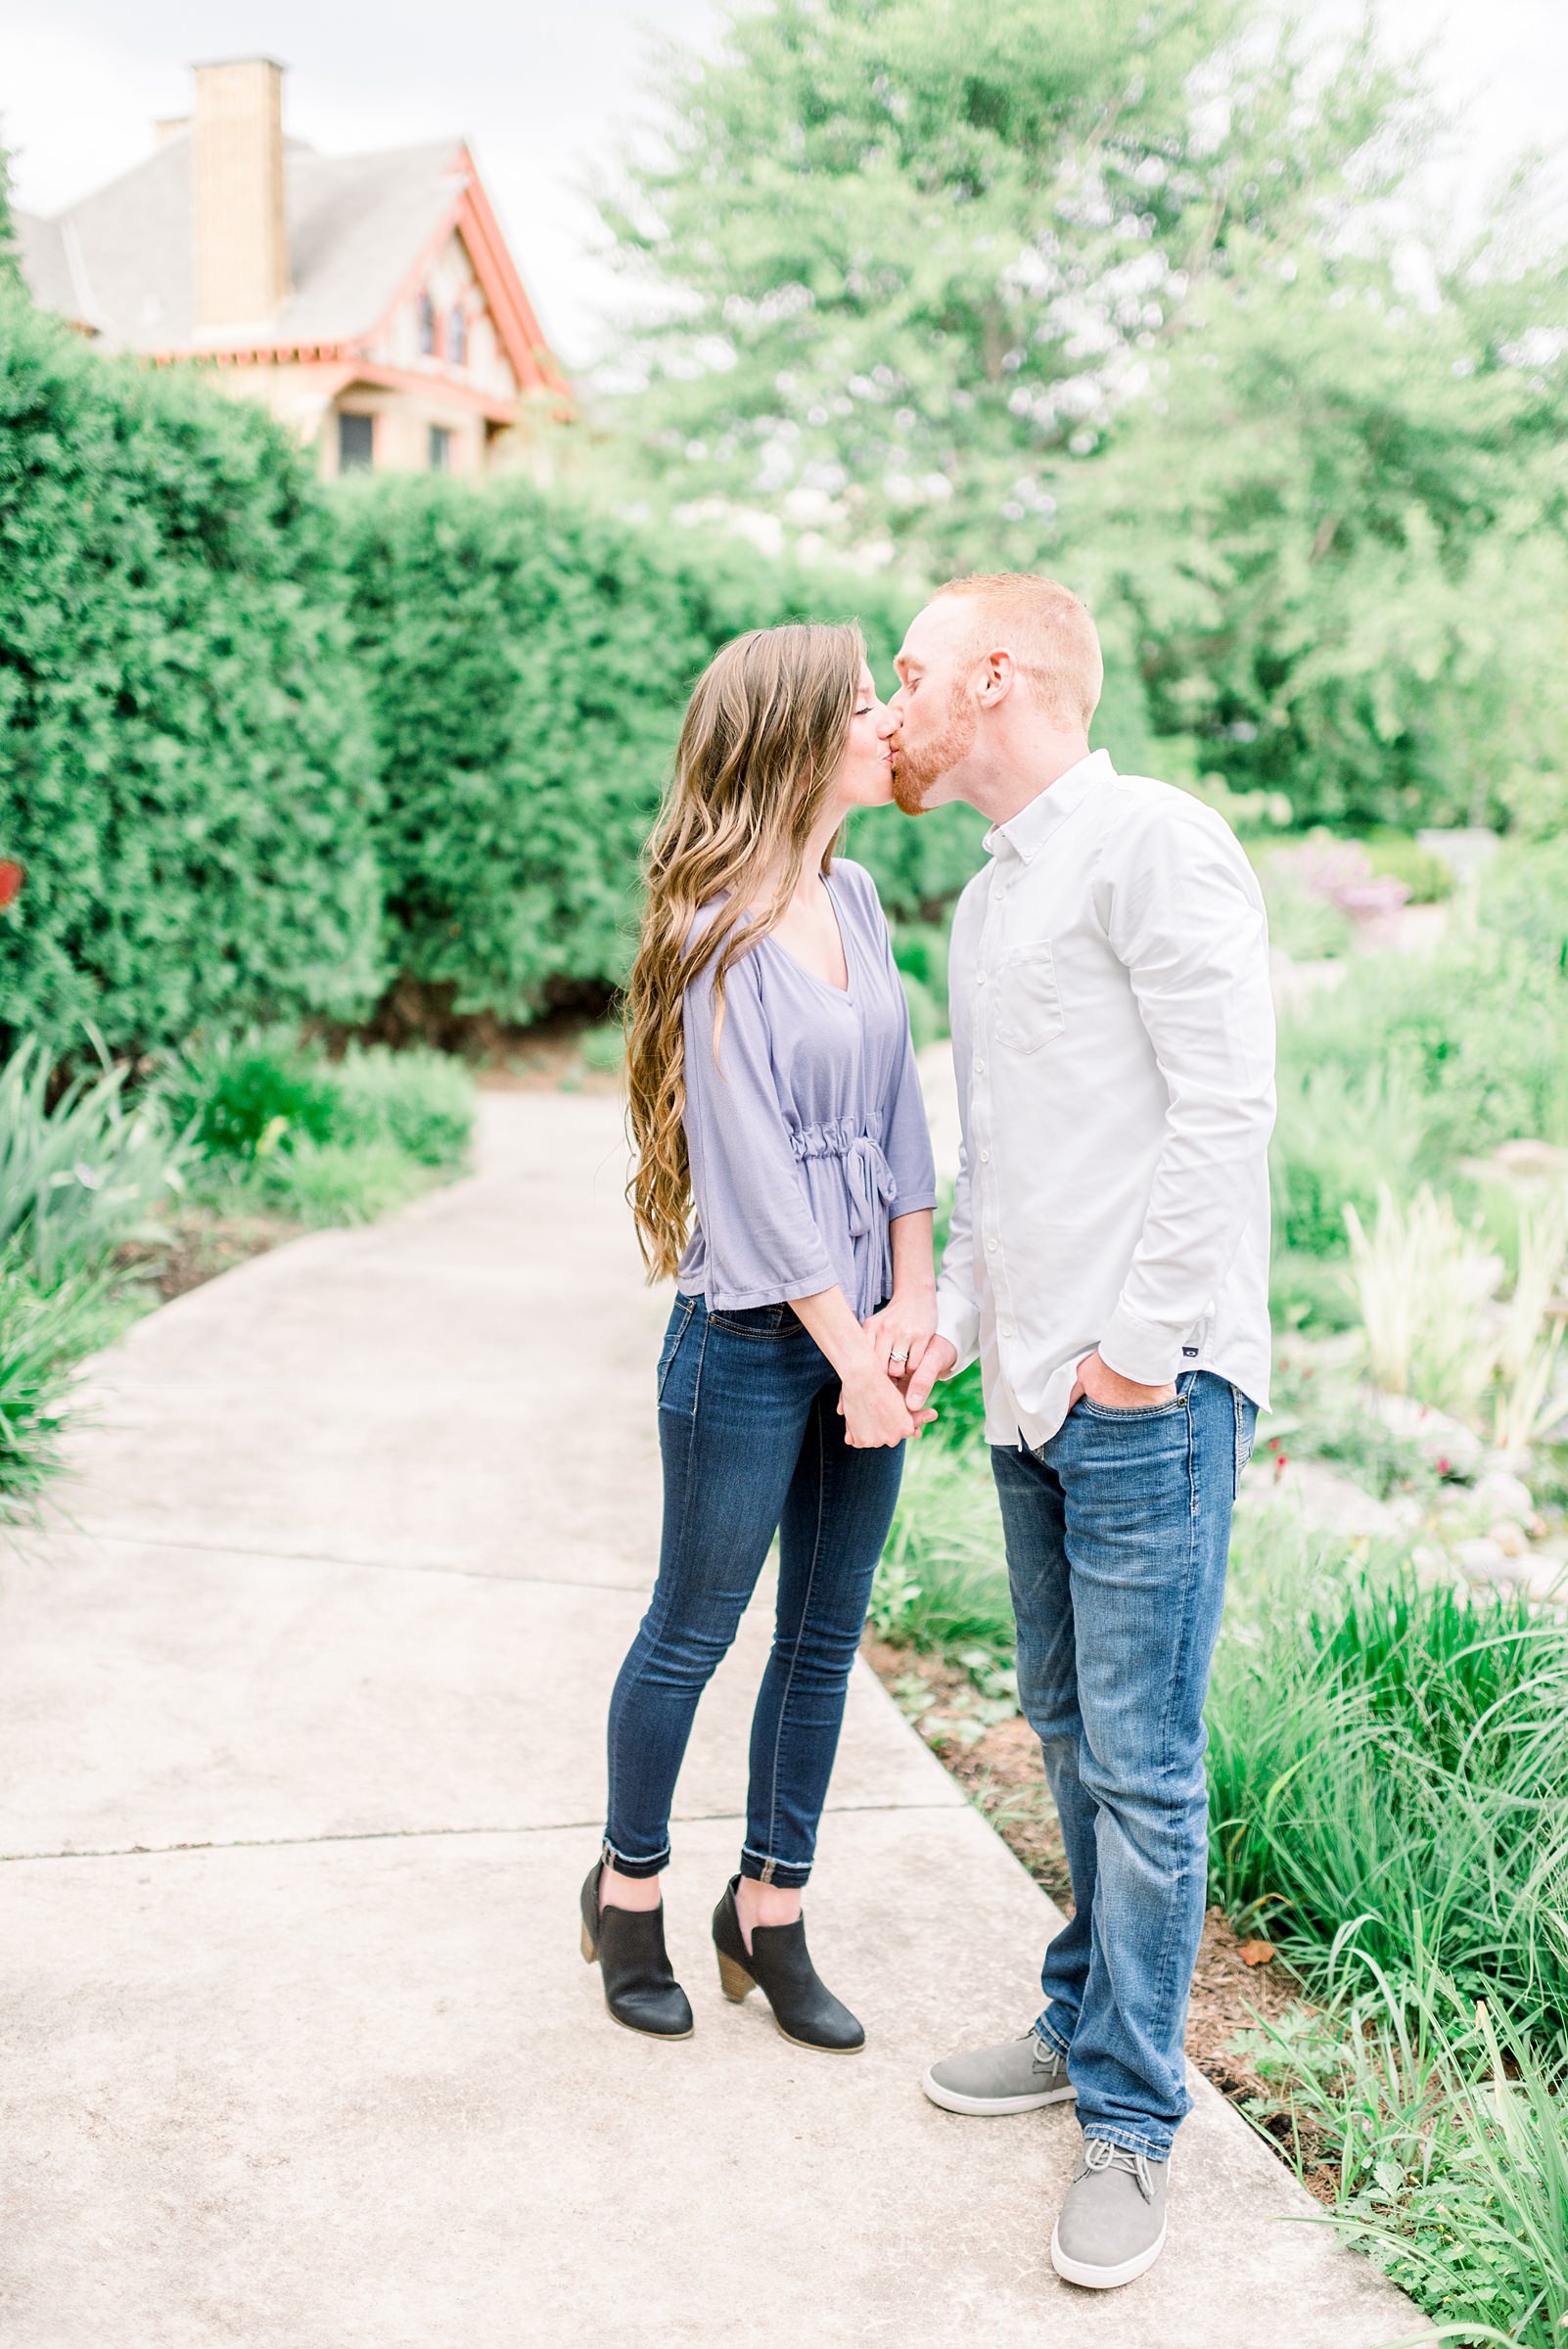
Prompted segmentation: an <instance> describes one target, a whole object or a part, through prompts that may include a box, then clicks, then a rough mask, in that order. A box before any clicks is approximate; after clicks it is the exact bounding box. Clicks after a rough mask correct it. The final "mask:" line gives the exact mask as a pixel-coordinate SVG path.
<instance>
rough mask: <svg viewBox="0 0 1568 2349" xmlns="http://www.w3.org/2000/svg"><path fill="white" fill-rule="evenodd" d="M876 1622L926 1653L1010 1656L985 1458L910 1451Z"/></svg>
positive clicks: (1009, 1613) (880, 1580) (875, 1603)
mask: <svg viewBox="0 0 1568 2349" xmlns="http://www.w3.org/2000/svg"><path fill="white" fill-rule="evenodd" d="M872 1623H873V1626H874V1628H876V1629H877V1630H878V1631H879V1632H880V1633H881V1635H882V1636H883V1637H884V1638H889V1639H893V1640H895V1641H896V1642H897V1643H898V1644H899V1645H900V1646H903V1647H912V1648H915V1649H917V1650H918V1651H920V1652H922V1653H928V1654H930V1653H935V1654H946V1653H949V1652H950V1651H952V1650H955V1649H960V1648H983V1649H984V1650H985V1651H986V1653H987V1655H988V1656H989V1657H991V1658H992V1660H994V1658H995V1657H997V1656H1000V1655H1010V1654H1011V1652H1012V1645H1013V1609H1012V1600H1011V1598H1010V1596H1009V1594H1008V1589H1007V1568H1006V1563H1005V1561H1004V1559H1003V1555H1002V1539H1001V1520H1000V1518H999V1516H998V1514H997V1509H996V1494H995V1489H994V1487H993V1485H992V1477H991V1466H990V1462H989V1460H988V1459H987V1456H986V1454H985V1452H984V1451H983V1450H982V1451H974V1450H972V1449H971V1450H970V1451H966V1452H960V1451H953V1450H951V1449H950V1448H945V1447H943V1446H940V1445H935V1444H932V1443H931V1441H930V1439H929V1437H926V1438H922V1440H921V1442H920V1443H919V1444H918V1445H916V1446H914V1447H913V1448H912V1450H911V1451H910V1453H909V1458H908V1462H907V1464H906V1466H905V1469H904V1477H903V1486H902V1489H901V1491H900V1493H899V1507H898V1511H897V1514H896V1515H895V1517H894V1521H893V1531H892V1533H891V1534H890V1535H889V1537H888V1543H887V1547H886V1548H885V1549H884V1551H883V1553H882V1559H881V1563H880V1564H879V1566H878V1567H877V1578H876V1587H875V1590H874V1593H873V1597H872Z"/></svg>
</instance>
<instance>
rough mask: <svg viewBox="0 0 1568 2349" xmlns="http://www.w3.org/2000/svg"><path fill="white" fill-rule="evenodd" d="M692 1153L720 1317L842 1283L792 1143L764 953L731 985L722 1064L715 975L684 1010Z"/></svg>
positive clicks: (705, 977)
mask: <svg viewBox="0 0 1568 2349" xmlns="http://www.w3.org/2000/svg"><path fill="white" fill-rule="evenodd" d="M683 1025H684V1033H685V1076H686V1119H685V1125H686V1153H687V1157H688V1159H689V1160H690V1164H691V1188H692V1198H693V1200H694V1202H695V1204H696V1209H697V1219H698V1221H699V1222H700V1224H701V1226H702V1233H703V1240H704V1244H705V1246H706V1250H707V1261H708V1303H709V1305H710V1306H711V1307H712V1308H713V1309H714V1310H715V1312H719V1313H724V1312H729V1313H740V1312H743V1311H744V1310H745V1309H746V1308H747V1307H748V1306H754V1305H772V1304H776V1303H777V1302H778V1300H779V1299H780V1298H792V1297H814V1296H816V1295H818V1294H819V1293H820V1291H822V1290H823V1289H830V1288H832V1287H833V1286H834V1284H835V1282H836V1281H837V1280H838V1274H837V1272H836V1271H835V1270H834V1267H833V1261H832V1259H831V1257H830V1256H829V1254H828V1250H827V1247H826V1244H825V1242H824V1240H823V1237H822V1234H821V1232H820V1231H819V1229H818V1228H817V1224H816V1221H815V1219H814V1217H813V1216H812V1214H811V1210H810V1206H809V1204H808V1201H807V1188H806V1178H805V1174H804V1171H803V1169H802V1167H801V1164H800V1161H799V1160H798V1159H797V1158H796V1156H795V1153H794V1150H793V1149H792V1147H791V1144H790V1133H789V1126H788V1123H787V1121H786V1118H785V1114H784V1108H783V1105H782V1103H781V1101H780V1098H779V1090H778V1084H777V1081H776V1079H775V1076H774V1071H773V1056H772V1048H771V1044H770V1041H769V1035H768V1025H767V1019H766V1016H765V1014H764V1012H763V1009H762V998H761V986H760V984H759V977H758V971H757V955H756V949H755V948H754V949H753V951H752V952H751V953H749V954H743V955H742V956H741V958H740V960H739V961H738V962H736V963H734V964H733V965H732V966H731V968H730V971H729V973H728V976H727V977H726V979H725V981H724V1018H723V1025H722V1028H721V1029H720V1032H719V1037H718V1052H717V1060H716V1064H715V1052H714V975H713V970H712V966H710V968H709V969H708V970H706V971H704V972H703V973H702V974H701V975H700V977H698V978H697V979H695V980H694V981H693V982H692V984H691V986H690V987H688V988H687V990H686V999H685V1004H684V1007H683Z"/></svg>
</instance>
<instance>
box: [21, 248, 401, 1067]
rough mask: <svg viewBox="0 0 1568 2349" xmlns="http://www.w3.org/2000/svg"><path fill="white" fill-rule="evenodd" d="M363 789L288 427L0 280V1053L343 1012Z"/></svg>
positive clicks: (363, 964)
mask: <svg viewBox="0 0 1568 2349" xmlns="http://www.w3.org/2000/svg"><path fill="white" fill-rule="evenodd" d="M375 805H376V784H375V771H374V766H373V763H372V760H371V755H370V740H369V733H368V729H367V727H366V725H365V722H364V716H363V709H362V695H361V694H360V691H359V688H358V682H357V679H356V676H355V674H354V671H353V669H352V668H351V667H350V665H349V663H348V659H347V654H346V640H345V632H344V628H343V622H342V615H341V586H340V581H339V576H338V568H337V555H336V549H335V545H334V538H333V532H332V527H331V519H330V514H329V511H328V509H327V508H326V506H325V504H324V501H323V500H322V498H321V496H320V494H319V492H318V491H317V489H316V487H315V484H314V483H313V481H312V479H311V476H310V472H309V468H308V463H307V460H306V459H305V458H304V456H303V455H302V454H301V452H300V450H299V448H298V447H297V445H296V444H295V442H294V440H293V438H292V437H291V436H290V435H289V434H288V433H286V432H285V431H284V430H283V429H282V428H281V427H280V426H278V425H276V424H274V423H273V422H272V421H271V419H270V418H269V417H268V416H267V415H266V413H265V412H264V411H263V410H262V409H260V408H259V407H257V406H255V405H254V404H253V403H251V402H248V401H240V400H234V401H230V400H228V399H225V398H223V397H221V396H220V395H219V394H218V393H216V392H215V391H212V390H211V389H210V388H208V386H207V385H205V384H203V383H201V382H199V381H197V380H195V378H194V377H193V376H191V375H189V374H185V373H181V372H176V371H167V370H157V369H152V368H147V367H144V366H138V365H136V364H134V363H131V362H129V361H116V360H107V359H104V358H101V357H99V356H98V355H96V354H95V353H94V352H92V351H91V350H90V349H88V348H87V347H85V346H84V345H82V344H81V342H80V341H79V340H78V339H77V338H76V337H74V336H73V335H71V334H69V332H68V331H67V330H66V329H64V328H63V327H61V326H59V325H58V324H57V323H55V322H54V321H52V320H50V319H48V318H47V317H45V316H43V315H41V314H40V313H39V312H37V311H36V310H34V309H32V308H31V306H30V305H29V304H28V303H27V302H26V300H25V299H23V297H21V296H20V295H17V294H14V293H9V292H7V291H6V290H5V289H4V288H3V287H0V857H5V858H17V859H20V860H21V862H22V863H23V865H24V866H25V868H26V879H25V883H24V886H23V890H22V893H21V895H20V897H19V898H17V900H16V902H15V903H14V904H13V905H12V906H11V907H10V909H9V910H8V911H7V912H5V913H3V914H0V1046H3V1043H4V1041H5V1039H6V1036H7V1034H9V1036H10V1037H11V1038H12V1039H15V1038H16V1037H17V1036H20V1035H21V1034H23V1032H26V1033H31V1034H36V1035H38V1036H41V1037H42V1038H44V1039H45V1040H46V1041H47V1042H48V1043H49V1044H50V1045H51V1047H52V1048H55V1049H57V1050H69V1049H71V1048H72V1047H73V1046H74V1045H75V1044H77V1043H79V1041H80V1038H81V1023H82V1022H83V1021H91V1022H92V1023H93V1024H94V1025H95V1026H96V1027H97V1028H98V1030H99V1031H100V1032H101V1034H102V1035H103V1036H104V1037H105V1038H106V1039H107V1041H108V1042H109V1044H110V1045H111V1046H112V1047H113V1048H115V1050H121V1049H124V1050H132V1051H134V1050H140V1049H144V1048H146V1047H149V1046H153V1045H159V1044H162V1043H168V1042H172V1041H174V1040H176V1039H178V1038H181V1037H183V1036H188V1035H190V1034H191V1032H192V1031H193V1030H194V1029H196V1028H198V1027H199V1026H201V1025H203V1024H211V1025H214V1026H231V1025H235V1024H238V1023H239V1022H241V1021H243V1020H245V1019H247V1018H250V1017H253V1016H256V1015H260V1014H268V1015H274V1014H278V1013H288V1014H298V1013H306V1012H315V1013H321V1014H327V1015H330V1016H332V1017H335V1018H340V1019H354V1018H357V1017H359V1016H361V1015H362V1014H363V1013H365V1012H367V1011H368V1010H369V1009H370V1007H371V1006H372V1004H373V1003H374V1001H375V999H376V996H377V994H378V993H379V991H380V989H381V985H382V982H383V971H382V966H381V962H380V935H379V926H378V884H377V878H376V870H375V862H374V855H373V850H372V842H371V822H372V817H373V814H374V809H375Z"/></svg>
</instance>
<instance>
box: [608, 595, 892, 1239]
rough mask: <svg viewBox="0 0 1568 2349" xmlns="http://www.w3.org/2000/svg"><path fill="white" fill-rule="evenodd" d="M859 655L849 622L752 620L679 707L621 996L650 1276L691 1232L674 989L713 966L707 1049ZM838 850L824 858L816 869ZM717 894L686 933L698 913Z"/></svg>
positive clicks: (805, 835)
mask: <svg viewBox="0 0 1568 2349" xmlns="http://www.w3.org/2000/svg"><path fill="white" fill-rule="evenodd" d="M864 661H865V644H864V641H863V639H862V637H861V635H860V631H859V629H858V628H857V627H856V626H854V625H853V622H850V623H847V624H845V625H843V626H821V625H816V624H812V623H807V622H800V623H797V624H793V625H791V626H788V627H781V628H754V629H752V630H751V632H750V634H748V635H745V636H737V637H736V638H735V639H734V641H733V642H732V643H730V644H726V645H725V646H724V648H723V650H722V651H721V652H719V653H716V654H715V656H714V659H713V660H712V661H711V662H710V663H709V665H708V667H707V668H705V669H704V671H703V673H702V675H701V677H700V678H699V679H698V681H697V688H696V691H695V692H694V693H693V695H692V697H691V700H690V702H689V703H688V704H687V708H686V717H685V722H684V724H683V725H682V727H681V729H680V741H679V744H678V746H677V748H676V751H675V772H674V780H673V782H672V784H671V786H670V790H669V797H668V799H667V800H666V802H665V806H664V809H663V811H662V813H661V815H660V818H659V821H658V823H657V825H656V826H655V828H654V832H653V836H652V838H651V839H650V841H649V843H648V848H647V852H646V856H645V860H644V872H645V876H646V880H647V890H648V894H647V900H646V903H645V906H644V910H643V917H642V936H641V941H640V943H639V944H638V948H637V958H636V961H635V962H634V963H633V964H632V966H631V978H630V980H629V982H628V984H627V988H626V1000H625V1025H626V1089H627V1119H628V1123H629V1126H630V1128H631V1140H632V1146H633V1149H634V1151H635V1157H636V1163H635V1166H634V1168H633V1172H632V1175H631V1180H630V1181H629V1182H628V1183H627V1185H626V1197H627V1198H628V1200H629V1201H630V1203H631V1209H632V1213H633V1215H634V1216H635V1218H636V1221H637V1238H638V1241H639V1242H640V1244H641V1247H642V1254H643V1261H644V1263H645V1264H646V1265H647V1267H648V1277H649V1279H650V1280H660V1279H668V1278H669V1277H670V1276H671V1275H672V1274H673V1273H674V1271H675V1269H676V1267H677V1266H678V1265H679V1263H680V1259H681V1256H682V1253H683V1252H684V1249H685V1246H686V1241H687V1237H688V1235H689V1233H690V1229H691V1173H690V1168H689V1165H688V1162H687V1157H686V1134H685V1128H684V1125H683V1123H682V1120H683V1116H684V1112H685V1107H686V1079H685V1050H684V1042H683V1037H682V1031H681V1002H682V998H683V996H684V994H685V990H686V989H687V988H688V987H689V986H690V984H691V982H692V980H693V979H695V978H697V977H698V976H699V974H700V973H701V972H703V971H705V970H706V969H707V968H708V967H709V965H710V964H715V966H716V967H715V973H714V1050H715V1055H716V1053H717V1049H718V1037H719V1034H720V1031H721V1029H722V1026H723V1017H724V982H725V980H726V978H727V977H728V975H729V973H730V971H731V969H732V968H733V967H734V964H735V963H736V961H737V960H738V959H739V957H740V956H741V955H742V954H745V953H748V952H749V951H750V950H751V949H752V947H754V946H755V945H756V944H757V943H758V941H759V940H760V939H763V938H765V937H766V936H767V934H768V932H769V931H770V930H772V929H774V928H776V926H777V924H778V922H779V920H780V918H781V916H782V915H783V913H784V911H785V908H786V907H787V906H788V904H789V901H790V898H791V897H792V896H793V895H794V892H795V890H796V888H797V887H798V885H799V883H800V878H801V872H802V869H803V867H804V865H805V862H806V852H807V843H808V841H809V840H810V837H811V834H812V832H813V831H814V830H815V829H816V826H817V824H818V822H819V821H820V818H821V814H822V807H823V803H824V801H825V800H826V798H827V795H828V792H829V790H830V789H831V788H832V784H833V779H834V776H835V775H836V774H837V772H838V769H839V765H840V763H841V761H842V760H843V757H844V753H845V749H846V747H847V745H848V742H849V737H850V721H851V719H852V717H853V714H854V703H855V695H856V693H857V691H858V689H859V682H860V670H861V667H862V665H863V663H864ZM837 845H838V843H837V841H836V840H835V841H832V842H830V843H829V845H828V847H827V849H826V850H825V852H824V853H823V857H822V868H821V869H822V871H823V872H824V873H826V872H827V871H829V870H830V869H831V866H832V862H833V852H834V849H835V848H836V847H837ZM720 896H722V898H723V900H724V901H723V903H722V904H721V905H720V906H719V908H718V911H717V912H716V914H715V916H714V919H713V920H712V921H711V922H709V923H708V924H707V925H706V926H705V927H704V929H703V932H702V935H701V936H700V937H699V938H697V939H695V940H694V939H693V938H692V937H691V928H692V923H693V921H694V920H695V918H696V916H697V914H698V912H699V910H700V909H701V908H702V907H703V906H704V905H707V904H709V903H710V902H711V901H712V900H713V899H714V898H717V897H720ZM748 912H749V913H750V915H751V919H750V920H747V919H746V916H747V914H748Z"/></svg>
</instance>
